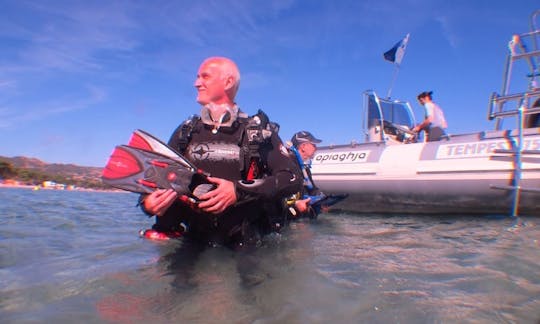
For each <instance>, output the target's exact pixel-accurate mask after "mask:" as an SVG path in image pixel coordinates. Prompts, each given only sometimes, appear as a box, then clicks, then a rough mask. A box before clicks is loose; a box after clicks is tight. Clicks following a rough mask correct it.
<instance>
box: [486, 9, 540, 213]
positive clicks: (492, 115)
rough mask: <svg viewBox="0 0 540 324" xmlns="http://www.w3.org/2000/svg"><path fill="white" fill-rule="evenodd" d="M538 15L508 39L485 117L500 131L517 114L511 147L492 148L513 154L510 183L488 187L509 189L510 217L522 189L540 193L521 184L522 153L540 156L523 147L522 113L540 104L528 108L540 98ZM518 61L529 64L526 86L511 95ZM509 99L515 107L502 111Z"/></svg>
mask: <svg viewBox="0 0 540 324" xmlns="http://www.w3.org/2000/svg"><path fill="white" fill-rule="evenodd" d="M539 16H540V10H537V11H535V12H534V13H533V14H532V15H531V31H530V32H528V33H525V34H521V35H514V36H513V37H512V40H511V41H510V42H509V44H508V47H509V53H508V55H507V59H506V68H505V73H504V79H503V87H502V95H498V94H497V93H493V94H492V95H491V98H490V107H489V114H488V119H490V120H492V119H497V121H496V126H495V128H496V130H501V128H502V121H503V119H504V118H506V117H517V134H512V133H510V134H509V136H510V141H511V143H512V147H511V148H510V149H498V150H495V151H494V153H495V154H509V155H512V156H513V157H514V169H513V181H512V184H511V185H509V186H494V185H492V186H491V188H493V189H501V190H509V191H512V193H513V200H512V211H511V213H512V216H518V214H519V201H520V196H521V193H522V192H534V193H540V188H527V187H522V185H521V180H522V171H523V156H524V155H526V156H527V155H540V150H525V149H523V132H524V123H525V116H529V117H530V116H533V114H540V105H536V104H534V107H531V101H532V100H533V99H535V98H540V85H539V83H538V79H539V78H540V47H539V43H540V41H539V39H540V29H539V28H538V27H537V25H536V20H537V17H539ZM526 40H530V42H531V44H532V49H529V48H528V47H527V45H526V43H525V41H526ZM519 60H526V62H527V65H528V67H529V71H530V73H529V74H527V77H528V78H529V87H528V89H527V90H526V91H525V92H520V93H515V94H510V80H511V77H512V68H513V66H514V64H515V62H516V61H519ZM512 101H514V102H515V101H517V108H514V109H509V110H505V104H506V103H508V102H512ZM536 103H539V104H540V99H537V101H536Z"/></svg>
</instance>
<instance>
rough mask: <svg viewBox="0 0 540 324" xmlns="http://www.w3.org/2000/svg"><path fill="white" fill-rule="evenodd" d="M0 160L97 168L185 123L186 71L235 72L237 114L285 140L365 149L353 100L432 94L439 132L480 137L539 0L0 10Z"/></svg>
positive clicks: (57, 3)
mask: <svg viewBox="0 0 540 324" xmlns="http://www.w3.org/2000/svg"><path fill="white" fill-rule="evenodd" d="M0 8H2V10H0V138H2V139H3V141H2V143H1V144H0V156H8V157H14V156H27V157H33V158H38V159H40V160H43V161H45V162H47V163H72V164H78V165H83V166H97V167H102V166H104V165H105V164H106V162H107V160H108V158H109V155H110V153H111V152H112V150H113V149H114V147H115V146H116V145H119V144H125V143H126V142H127V141H128V140H129V138H130V136H131V133H132V132H133V130H135V129H142V130H145V131H147V132H149V133H151V134H154V135H155V136H157V137H158V138H161V139H162V140H163V141H167V140H168V139H169V136H170V134H171V133H172V131H173V130H174V129H175V128H176V127H177V126H178V125H179V124H180V123H181V122H182V121H183V120H185V119H186V118H187V117H188V116H190V115H192V114H195V113H199V111H200V107H199V105H198V104H197V102H196V101H195V98H196V91H195V88H194V86H193V84H194V80H195V76H196V74H197V70H198V67H199V65H200V63H201V62H202V61H203V60H204V59H205V58H207V57H210V56H226V57H229V58H231V59H233V60H234V61H235V62H236V63H237V65H238V66H239V68H240V72H241V85H240V90H239V93H238V96H237V98H236V99H237V102H238V104H239V106H240V107H241V108H242V110H244V111H245V112H247V113H248V114H254V113H256V112H257V110H258V109H262V110H263V111H265V112H266V113H267V114H268V115H269V116H270V118H271V119H272V120H274V121H276V122H277V123H279V124H280V126H281V128H280V135H281V137H282V139H283V140H288V139H290V137H291V136H292V135H293V134H294V133H295V132H296V131H299V130H308V131H311V132H312V133H313V134H314V135H315V136H316V137H318V138H321V139H323V143H322V145H329V144H344V143H350V142H351V141H352V140H355V141H358V142H361V141H363V138H364V136H363V133H362V117H363V116H362V94H363V92H364V91H366V90H374V91H375V92H376V93H378V94H379V95H380V96H382V97H385V96H386V95H387V92H388V91H389V88H390V85H391V83H392V78H393V76H394V73H395V71H396V65H395V64H393V63H391V62H388V61H385V60H384V59H383V53H384V52H386V51H387V50H389V49H390V48H391V47H392V46H393V45H394V44H395V43H397V42H398V41H399V40H401V39H402V38H403V37H404V36H405V35H406V34H407V33H410V39H409V43H408V46H407V48H406V52H405V55H404V58H403V61H402V63H401V65H400V68H399V71H398V74H397V78H396V80H395V82H394V84H393V87H392V93H391V94H392V98H393V99H400V100H408V101H410V102H411V104H412V106H413V108H414V110H415V114H416V115H417V117H418V116H421V113H422V108H421V107H420V106H419V104H418V103H417V102H416V95H417V94H418V93H420V92H422V91H426V90H431V91H433V92H434V93H433V99H434V101H435V102H437V103H438V104H439V105H440V106H441V107H442V108H443V109H444V111H445V115H446V119H447V121H448V124H449V129H448V131H449V133H451V134H457V133H470V132H475V131H482V130H489V129H493V128H494V122H493V121H489V120H488V119H487V112H488V102H489V97H490V95H491V94H492V93H493V92H499V93H500V92H501V86H502V76H503V72H504V64H505V59H506V55H507V53H508V46H507V44H508V41H510V39H511V37H512V35H513V34H521V33H525V32H528V31H529V30H530V25H529V23H530V16H531V14H532V13H533V12H534V11H535V10H537V9H540V3H539V2H538V0H516V1H493V0H456V1H446V0H399V1H394V0H388V1H381V0H332V1H323V0H281V1H279V0H264V1H263V0H230V1H228V0H206V1H184V0H176V1H160V0H154V1H150V0H148V1H147V0H140V1H135V0H134V1H110V0H107V1H101V0H96V1H86V0H83V1H77V0H69V1H62V0H54V1H47V0H40V1H26V0H0Z"/></svg>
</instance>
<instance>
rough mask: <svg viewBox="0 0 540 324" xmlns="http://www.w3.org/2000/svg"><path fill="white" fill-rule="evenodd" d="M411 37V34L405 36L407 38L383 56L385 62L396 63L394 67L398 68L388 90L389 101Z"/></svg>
mask: <svg viewBox="0 0 540 324" xmlns="http://www.w3.org/2000/svg"><path fill="white" fill-rule="evenodd" d="M409 36H410V34H407V35H405V38H403V39H402V40H400V41H399V42H397V43H396V45H394V47H392V48H391V49H390V50H388V51H386V52H385V53H384V54H383V57H384V59H385V60H387V61H390V62H392V63H394V65H395V66H396V68H395V70H394V76H393V77H392V82H391V83H390V88H389V89H388V95H387V98H388V99H390V96H391V95H392V89H393V88H394V83H395V82H396V79H397V76H398V74H399V68H400V66H401V61H402V60H403V56H404V55H405V49H406V48H407V43H408V42H409Z"/></svg>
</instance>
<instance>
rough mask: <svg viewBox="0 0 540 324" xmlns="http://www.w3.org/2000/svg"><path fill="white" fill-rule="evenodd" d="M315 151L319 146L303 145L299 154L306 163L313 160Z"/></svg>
mask: <svg viewBox="0 0 540 324" xmlns="http://www.w3.org/2000/svg"><path fill="white" fill-rule="evenodd" d="M315 151H317V146H315V144H313V143H310V142H306V143H302V144H300V146H299V147H298V153H300V156H301V157H302V160H304V161H306V160H309V159H312V158H313V156H314V155H315Z"/></svg>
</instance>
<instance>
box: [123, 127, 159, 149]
mask: <svg viewBox="0 0 540 324" xmlns="http://www.w3.org/2000/svg"><path fill="white" fill-rule="evenodd" d="M128 145H129V146H132V147H136V148H140V149H143V150H147V151H153V150H152V146H151V145H150V143H148V141H147V140H146V139H145V138H144V137H143V136H141V134H140V133H139V132H133V134H131V138H130V139H129V143H128Z"/></svg>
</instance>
